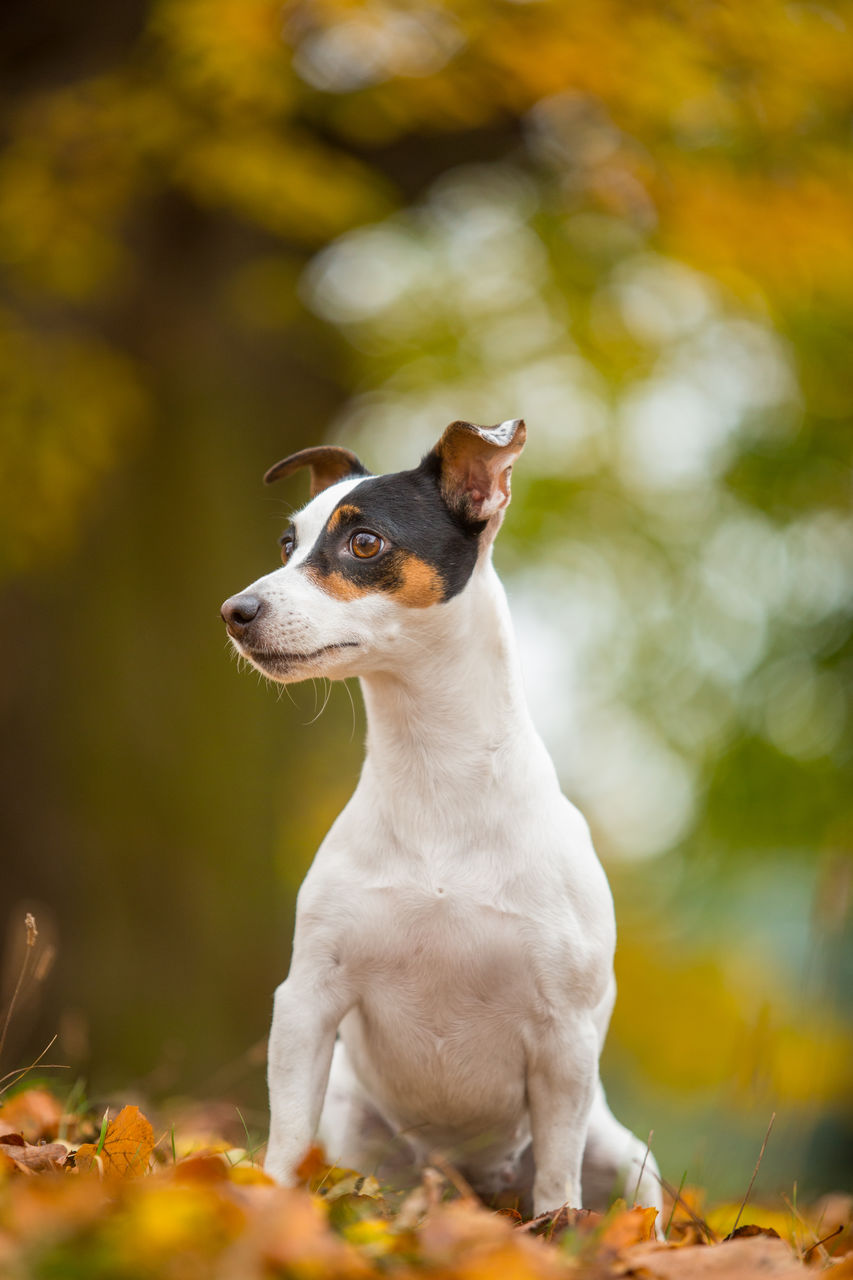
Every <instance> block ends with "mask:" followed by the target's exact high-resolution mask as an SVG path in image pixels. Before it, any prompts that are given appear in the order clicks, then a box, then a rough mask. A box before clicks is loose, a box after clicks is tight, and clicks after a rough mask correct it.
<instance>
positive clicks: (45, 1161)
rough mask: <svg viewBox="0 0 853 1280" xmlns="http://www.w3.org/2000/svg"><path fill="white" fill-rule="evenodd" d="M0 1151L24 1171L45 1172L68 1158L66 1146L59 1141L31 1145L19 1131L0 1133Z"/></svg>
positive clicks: (58, 1165) (62, 1163) (59, 1165)
mask: <svg viewBox="0 0 853 1280" xmlns="http://www.w3.org/2000/svg"><path fill="white" fill-rule="evenodd" d="M0 1152H2V1153H3V1154H4V1155H6V1156H8V1157H9V1159H10V1160H13V1161H14V1163H15V1166H16V1168H18V1169H20V1170H22V1171H23V1172H24V1173H47V1172H49V1171H50V1170H51V1169H59V1168H61V1166H62V1165H64V1164H65V1161H66V1160H67V1159H68V1148H67V1147H66V1146H64V1145H63V1144H62V1143H61V1142H44V1143H41V1144H40V1145H33V1144H32V1143H29V1142H26V1141H25V1140H24V1138H23V1137H22V1136H21V1134H19V1133H4V1134H2V1135H0Z"/></svg>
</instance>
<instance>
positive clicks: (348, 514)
mask: <svg viewBox="0 0 853 1280" xmlns="http://www.w3.org/2000/svg"><path fill="white" fill-rule="evenodd" d="M360 515H361V512H360V511H359V509H358V507H354V506H352V504H351V503H349V502H345V503H343V505H342V506H340V507H335V509H334V511H333V512H332V514H331V515H330V516H329V519H328V520H327V521H326V529H327V530H328V532H329V533H334V532H335V530H336V529H339V528H340V526H341V525H342V524H343V523H344V521H345V520H357V519H358V518H359V516H360Z"/></svg>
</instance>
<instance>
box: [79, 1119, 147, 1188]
mask: <svg viewBox="0 0 853 1280" xmlns="http://www.w3.org/2000/svg"><path fill="white" fill-rule="evenodd" d="M153 1150H154V1130H153V1129H152V1128H151V1124H150V1122H149V1121H148V1120H147V1119H146V1117H145V1116H144V1115H143V1114H142V1112H141V1111H140V1110H139V1107H123V1108H122V1109H121V1111H120V1112H119V1113H118V1115H117V1116H116V1118H115V1120H112V1121H110V1124H109V1125H108V1127H107V1132H106V1135H105V1137H104V1141H103V1145H102V1146H101V1149H100V1151H99V1150H98V1146H97V1145H96V1144H95V1143H93V1142H84V1143H83V1145H82V1146H80V1147H78V1148H77V1152H76V1157H75V1159H76V1164H77V1168H78V1169H82V1170H84V1171H88V1170H91V1169H94V1168H96V1167H97V1166H98V1163H99V1162H100V1168H101V1171H102V1172H103V1174H104V1176H105V1177H108V1178H135V1177H140V1176H141V1175H142V1174H143V1173H145V1172H146V1170H147V1169H148V1161H149V1159H150V1157H151V1152H152V1151H153Z"/></svg>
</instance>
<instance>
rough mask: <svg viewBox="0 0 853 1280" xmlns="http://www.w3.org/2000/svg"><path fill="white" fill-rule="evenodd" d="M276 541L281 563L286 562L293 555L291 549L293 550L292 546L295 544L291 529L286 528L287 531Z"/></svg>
mask: <svg viewBox="0 0 853 1280" xmlns="http://www.w3.org/2000/svg"><path fill="white" fill-rule="evenodd" d="M278 541H279V545H280V547H281V561H282V564H287V562H288V560H289V559H290V557H291V556H292V555H293V550H294V547H295V546H296V538H295V536H294V534H293V533H291V531H290V530H289V529H288V531H287V533H283V534H282V535H281V537H280V538H279V540H278Z"/></svg>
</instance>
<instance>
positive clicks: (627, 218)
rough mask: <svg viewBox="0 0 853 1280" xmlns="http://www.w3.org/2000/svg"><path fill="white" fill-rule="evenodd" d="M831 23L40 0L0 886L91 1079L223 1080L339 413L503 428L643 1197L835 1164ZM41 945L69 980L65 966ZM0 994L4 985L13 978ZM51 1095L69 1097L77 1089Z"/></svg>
mask: <svg viewBox="0 0 853 1280" xmlns="http://www.w3.org/2000/svg"><path fill="white" fill-rule="evenodd" d="M851 21H853V8H851V5H850V4H849V3H836V2H835V0H825V2H822V3H820V4H806V3H799V2H786V3H783V2H782V0H757V2H756V3H753V4H750V5H739V4H735V3H730V2H729V0H703V2H702V3H697V2H696V0H646V2H640V3H638V2H637V0H574V2H573V3H572V4H571V5H568V4H565V3H563V2H562V0H540V2H538V3H510V2H509V0H458V2H457V3H445V2H444V0H411V2H407V3H394V2H393V0H352V2H349V3H348V2H346V0H312V2H310V3H309V2H308V0H305V2H304V3H303V2H300V0H287V3H284V4H282V3H281V0H114V2H113V3H112V4H110V5H106V6H98V7H97V8H93V7H91V6H81V5H79V4H76V3H73V0H27V3H22V2H20V0H15V2H10V3H7V4H6V5H5V6H4V9H3V14H2V18H0V24H2V74H0V98H2V106H3V123H2V153H0V261H2V266H3V271H4V277H5V288H4V298H3V301H2V305H0V331H1V332H2V337H0V386H2V395H3V403H4V407H3V417H2V470H0V525H1V526H2V536H0V572H2V581H0V619H2V626H0V644H2V650H3V660H2V664H0V706H2V721H3V760H2V772H0V817H2V825H3V843H2V872H0V907H2V917H3V926H4V927H5V928H6V929H7V934H6V944H5V946H6V952H5V962H4V969H3V974H4V981H5V999H8V997H9V992H10V989H11V986H12V985H13V984H14V981H15V977H16V974H17V967H16V966H17V964H18V959H19V952H20V946H21V944H22V941H23V926H22V920H23V912H24V911H25V910H26V909H33V910H35V911H36V914H37V918H38V922H39V927H40V929H41V938H40V945H41V946H42V947H43V952H42V954H43V956H44V957H45V959H44V962H43V963H42V966H41V969H40V972H39V974H38V975H36V977H37V978H38V979H40V981H36V980H35V979H34V980H33V981H32V982H30V983H28V985H27V990H26V991H25V992H24V994H23V997H22V999H21V1001H20V1002H19V1006H18V1009H17V1010H16V1015H15V1019H14V1021H13V1023H12V1025H11V1027H10V1030H9V1036H8V1040H7V1044H6V1047H5V1055H4V1057H5V1060H4V1062H3V1063H0V1073H2V1071H4V1070H10V1069H12V1068H13V1067H15V1066H18V1065H21V1064H22V1063H24V1062H26V1061H28V1060H30V1058H31V1057H33V1056H35V1054H36V1053H38V1052H39V1051H40V1050H41V1049H42V1048H43V1047H44V1045H45V1044H46V1042H47V1041H48V1039H49V1038H50V1036H51V1035H52V1034H53V1032H54V1031H57V1030H58V1032H59V1040H58V1042H57V1044H56V1045H55V1046H54V1047H53V1049H52V1050H51V1055H50V1056H51V1058H52V1059H53V1060H54V1061H58V1062H62V1063H67V1064H68V1065H69V1067H70V1070H69V1071H66V1072H65V1073H64V1074H63V1075H61V1076H60V1079H61V1080H62V1081H63V1082H66V1083H67V1087H69V1088H70V1087H71V1084H72V1083H73V1081H74V1080H75V1079H77V1078H84V1079H85V1080H87V1081H88V1087H89V1089H90V1091H91V1092H93V1093H94V1094H96V1095H97V1094H98V1092H99V1091H101V1092H102V1093H104V1094H106V1093H107V1092H108V1091H110V1090H116V1089H119V1090H125V1091H126V1090H128V1089H131V1090H137V1091H138V1092H140V1093H141V1094H143V1095H145V1096H147V1097H149V1098H154V1099H157V1098H162V1097H167V1096H170V1095H176V1094H180V1093H184V1094H187V1095H190V1096H193V1097H196V1098H214V1099H215V1098H224V1099H227V1100H229V1101H233V1102H236V1103H237V1104H239V1105H240V1107H241V1109H242V1110H243V1112H244V1113H245V1114H246V1115H247V1116H249V1117H253V1118H254V1120H255V1122H256V1123H257V1126H258V1127H259V1128H260V1127H262V1126H263V1124H264V1092H263V1065H262V1044H260V1042H262V1040H263V1037H264V1035H265V1032H266V1027H267V1020H268V1015H269V1009H270V998H271V993H272V990H273V988H274V986H275V984H276V983H277V982H278V981H279V980H280V979H281V977H282V976H283V975H284V973H285V971H286V968H287V963H288V955H289V946H290V931H291V926H292V914H293V899H294V894H295V890H296V887H297V886H298V884H299V882H300V880H301V878H302V876H303V874H304V871H305V869H306V867H307V865H308V864H309V862H310V859H311V856H312V854H313V851H314V849H315V848H316V845H317V844H318V842H319V840H320V839H321V838H322V836H323V834H324V832H325V830H326V828H327V826H328V825H329V823H330V821H331V820H332V818H333V817H334V815H335V814H336V812H337V811H338V810H339V808H340V807H341V805H342V804H343V803H344V801H345V800H346V798H347V797H348V795H349V793H350V791H351V788H352V786H353V784H354V780H355V778H356V776H357V772H358V768H359V763H360V758H361V752H362V737H363V717H362V711H361V706H360V702H359V695H358V688H357V685H356V684H355V683H353V684H352V685H351V686H350V689H349V691H350V694H351V695H352V696H351V697H350V696H348V694H347V691H346V689H344V688H343V687H341V686H335V687H334V688H333V689H332V690H331V696H330V698H329V699H328V705H327V706H326V708H325V711H324V712H323V714H322V715H319V716H318V714H317V713H318V712H319V711H320V708H321V707H322V705H323V702H324V700H325V696H326V693H327V692H328V690H326V689H321V688H319V687H317V688H314V687H312V686H310V685H309V686H306V687H304V688H302V687H300V688H298V689H296V690H294V691H293V696H292V697H288V696H283V697H277V696H276V692H275V690H272V689H270V688H269V687H266V686H265V685H264V684H263V683H262V682H259V681H258V680H257V679H256V678H255V677H253V676H250V675H247V674H240V673H238V670H237V667H236V664H235V662H234V661H233V659H232V658H231V657H230V656H229V653H228V648H227V645H226V644H225V640H224V636H223V631H222V626H221V623H220V621H219V618H218V616H217V615H218V607H219V603H220V601H221V600H222V599H223V598H224V597H225V596H227V595H229V594H231V593H233V592H234V591H236V590H238V589H240V588H241V587H242V586H244V585H245V584H246V583H248V582H249V581H251V580H252V579H254V578H255V577H256V576H258V574H260V573H261V572H264V571H266V570H268V569H271V568H273V567H274V566H275V564H276V562H277V554H278V552H277V546H276V539H277V536H278V534H279V533H280V532H281V530H282V528H283V527H284V524H285V522H286V518H287V512H288V510H289V509H290V508H291V506H295V505H298V504H300V503H301V502H302V501H303V500H304V499H305V497H306V492H305V483H304V477H300V478H294V479H293V480H291V481H288V482H286V484H285V485H283V486H281V488H280V490H264V489H263V488H262V486H261V483H260V477H261V474H262V472H263V470H264V469H265V468H266V467H267V466H268V465H269V464H270V463H272V462H273V461H275V460H276V459H277V458H279V457H281V456H283V455H284V454H286V453H287V452H288V451H290V450H292V449H295V448H299V447H302V446H305V445H309V444H313V443H317V442H319V441H322V440H329V441H334V442H338V443H342V444H345V445H348V446H349V447H351V448H354V449H355V450H356V451H357V452H359V454H360V455H361V456H362V457H363V459H364V461H365V462H366V463H367V464H368V465H370V466H372V467H374V468H375V469H377V470H392V469H396V468H399V467H404V466H409V465H413V464H414V462H415V461H416V460H417V458H418V457H419V456H420V454H421V452H422V451H424V450H425V449H427V448H428V447H429V446H430V445H431V444H432V443H433V442H434V441H435V439H436V438H437V437H438V435H439V434H440V432H441V430H442V429H443V427H444V426H445V425H446V423H447V422H449V421H451V420H452V419H454V418H460V417H461V418H469V419H471V420H474V421H477V422H484V423H490V422H495V421H499V420H501V419H504V418H508V417H514V416H523V417H525V419H526V420H527V422H528V426H529V432H530V443H529V447H528V449H527V451H526V453H525V456H524V458H523V460H522V461H521V463H520V464H519V466H518V467H517V472H516V479H515V484H514V501H513V506H512V508H511V512H510V516H509V518H508V520H507V522H506V525H505V527H504V531H503V533H502V535H501V538H500V541H499V546H498V550H497V560H498V565H499V568H500V570H501V572H502V574H503V576H504V579H505V581H506V583H507V587H508V591H509V594H510V599H511V603H512V605H513V608H514V612H515V616H516V619H517V622H518V628H519V634H520V639H521V644H522V652H523V657H524V663H525V670H526V677H527V682H528V687H529V692H530V697H531V701H532V703H533V708H534V713H535V716H536V719H537V721H538V723H539V725H540V726H541V729H542V731H543V733H544V735H545V737H546V740H547V741H548V743H549V746H550V747H551V749H552V751H553V754H554V756H555V759H556V761H557V763H558V767H559V770H560V773H561V776H562V778H563V780H564V784H565V788H566V790H567V793H568V794H569V795H570V796H571V797H572V798H573V799H575V800H576V802H577V803H578V804H579V805H580V806H581V807H582V808H583V810H584V812H585V813H586V815H587V816H588V818H589V820H590V822H591V824H592V827H593V830H594V834H595V837H596V841H597V844H598V847H599V850H600V852H601V855H602V857H603V860H604V861H605V864H606V867H607V870H608V873H609V875H610V877H611V880H612V884H613V888H614V892H615V896H616V902H617V912H618V918H619V923H620V943H619V951H618V956H617V969H618V977H619V983H620V999H619V1002H618V1005H617V1010H616V1014H615V1018H614V1022H613V1027H612V1032H611V1037H610V1041H609V1044H608V1047H607V1050H606V1054H605V1074H606V1079H607V1081H608V1085H609V1090H610V1093H611V1097H612V1101H613V1103H614V1106H615V1108H616V1109H617V1111H618V1113H619V1114H620V1115H621V1116H623V1117H624V1118H625V1119H626V1120H627V1121H628V1122H629V1123H630V1124H631V1125H632V1126H634V1127H635V1129H636V1130H637V1131H638V1132H640V1133H641V1134H643V1135H644V1136H645V1134H646V1133H647V1132H648V1131H649V1130H650V1129H652V1128H654V1130H655V1138H654V1143H653V1145H654V1147H655V1150H656V1152H657V1153H658V1156H659V1159H660V1162H661V1164H662V1166H663V1167H664V1170H665V1172H666V1173H667V1175H668V1177H669V1178H670V1180H671V1181H673V1182H676V1183H677V1182H678V1181H679V1179H680V1177H681V1175H682V1173H683V1172H686V1173H687V1176H688V1178H689V1180H690V1181H692V1182H699V1183H702V1184H704V1185H705V1186H707V1187H708V1188H709V1190H711V1191H712V1192H714V1193H716V1194H722V1195H727V1194H730V1195H738V1194H739V1193H741V1192H742V1191H743V1190H744V1189H745V1186H746V1183H747V1181H748V1178H749V1174H750V1172H751V1170H752V1166H753V1163H754V1161H755V1158H756V1156H757V1152H758V1148H759V1146H760V1143H761V1139H762V1137H763V1135H764V1132H765V1129H766V1126H767V1123H768V1120H769V1117H770V1114H771V1112H772V1111H775V1112H776V1113H777V1120H776V1126H775V1130H774V1134H773V1136H772V1137H771V1140H770V1143H769V1146H768V1151H767V1155H766V1156H765V1161H764V1165H763V1166H762V1174H761V1179H762V1183H763V1185H764V1186H765V1188H766V1189H768V1190H781V1191H784V1192H786V1193H787V1194H788V1195H791V1194H793V1188H794V1184H795V1183H796V1184H797V1188H798V1192H799V1194H800V1195H801V1196H803V1195H808V1194H814V1193H816V1192H818V1191H824V1190H827V1189H829V1188H831V1187H837V1186H843V1185H845V1184H847V1185H849V1182H850V1171H851V1165H853V1158H851V1146H852V1145H853V1115H851V1061H853V1037H851V1021H850V1013H851V1004H852V1003H853V962H851V948H850V900H851V879H853V786H851V769H850V765H851V753H852V752H853V731H851V674H853V639H851V636H852V635H853V612H851V600H853V592H852V591H851V588H853V522H851V516H850V498H851V462H853V457H851V455H852V454H853V437H852V436H851V423H850V411H851V391H853V357H851V336H853V324H851V320H853V234H851V233H852V232H853V219H851V213H853V201H851V194H853V161H852V160H851V152H850V138H851V118H852V116H853V113H852V112H851V108H853V77H851V71H850V68H851V65H853V63H852V62H851V54H853V48H852V47H851V38H850V24H851ZM51 948H52V949H53V952H54V961H53V966H52V968H51V969H50V972H48V971H47V970H48V964H47V961H48V960H49V958H50V950H51ZM3 1007H5V1004H4V1006H3ZM63 1087H64V1086H63Z"/></svg>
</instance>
